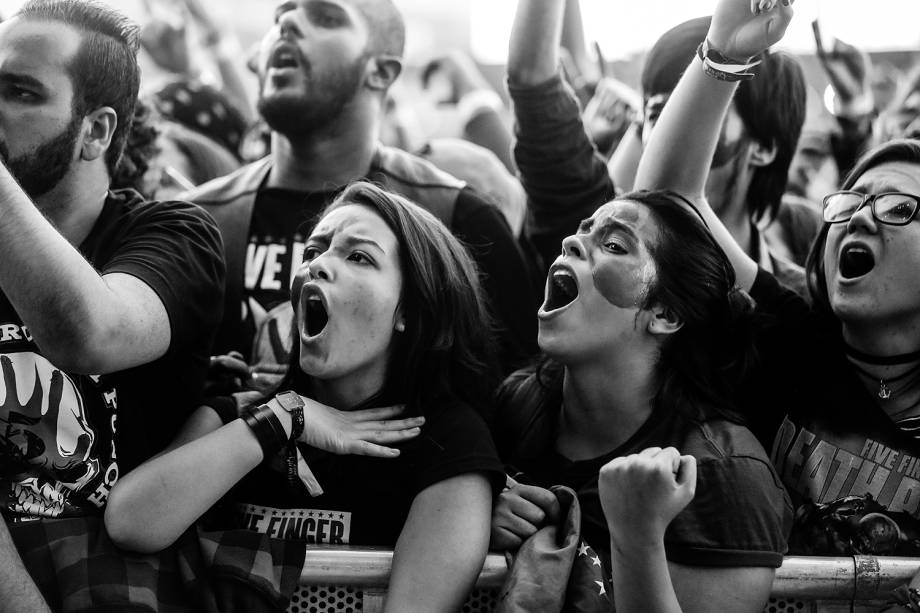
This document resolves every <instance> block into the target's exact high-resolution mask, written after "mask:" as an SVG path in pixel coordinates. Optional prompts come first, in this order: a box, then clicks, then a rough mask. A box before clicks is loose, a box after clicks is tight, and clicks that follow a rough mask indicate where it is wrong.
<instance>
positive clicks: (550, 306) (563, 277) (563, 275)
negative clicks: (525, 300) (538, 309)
mask: <svg viewBox="0 0 920 613" xmlns="http://www.w3.org/2000/svg"><path fill="white" fill-rule="evenodd" d="M576 298H578V282H577V281H576V280H575V276H574V275H573V274H572V273H571V272H569V271H568V270H566V269H565V268H553V269H550V275H549V283H548V284H547V288H546V302H545V303H544V305H543V309H544V310H545V311H546V312H550V311H555V310H557V309H561V308H562V307H565V306H568V305H569V304H571V303H572V301H574V300H575V299H576Z"/></svg>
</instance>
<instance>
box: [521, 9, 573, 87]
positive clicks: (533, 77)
mask: <svg viewBox="0 0 920 613" xmlns="http://www.w3.org/2000/svg"><path fill="white" fill-rule="evenodd" d="M564 12H565V0H520V1H519V2H518V7H517V12H516V13H515V17H514V24H513V26H512V28H511V41H510V44H509V49H508V77H509V78H510V79H511V80H512V81H513V82H514V83H517V84H520V85H535V84H537V83H542V82H543V81H546V80H547V79H549V78H550V77H552V76H553V75H554V74H556V71H557V70H558V68H559V43H560V41H561V39H562V22H563V15H564Z"/></svg>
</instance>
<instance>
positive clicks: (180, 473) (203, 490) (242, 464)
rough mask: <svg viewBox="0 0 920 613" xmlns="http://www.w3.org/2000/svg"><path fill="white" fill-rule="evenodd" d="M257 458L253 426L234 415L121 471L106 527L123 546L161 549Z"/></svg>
mask: <svg viewBox="0 0 920 613" xmlns="http://www.w3.org/2000/svg"><path fill="white" fill-rule="evenodd" d="M289 427H290V426H289V425H288V426H287V428H289ZM262 460H263V453H262V448H261V447H260V446H259V442H258V440H257V439H256V437H255V435H254V434H253V431H252V430H251V429H250V428H249V426H248V425H247V424H246V423H245V422H243V420H241V419H237V420H234V421H232V422H230V423H229V424H227V425H225V426H223V427H220V428H218V429H217V430H214V431H212V432H210V433H208V434H206V435H204V436H202V437H200V438H197V439H195V440H193V441H191V442H189V443H187V444H185V445H182V446H181V447H177V448H174V449H172V450H170V451H167V452H165V453H163V454H161V455H159V456H157V457H155V458H153V459H151V460H150V461H148V462H146V463H144V464H142V465H141V466H139V467H138V468H136V469H135V470H133V471H131V472H130V473H128V474H127V475H125V476H123V477H121V479H119V481H118V483H117V484H116V485H115V488H114V489H113V490H112V493H111V495H110V497H109V502H108V506H107V508H106V512H105V523H106V528H107V529H108V531H109V534H110V535H111V537H112V540H113V541H115V542H116V543H117V544H118V545H119V546H121V547H124V548H125V549H130V550H134V551H140V552H155V551H159V550H161V549H164V548H165V547H167V546H169V545H170V544H172V543H173V542H174V541H175V540H176V539H177V538H178V537H179V536H180V535H181V534H182V532H184V531H185V530H186V529H187V528H188V527H189V526H190V525H192V524H193V523H194V522H195V521H196V520H198V518H199V517H201V516H202V515H203V514H204V513H205V512H206V511H207V510H208V509H210V508H211V507H212V506H213V505H214V504H215V503H216V502H217V501H218V500H220V498H221V497H222V496H223V495H224V494H226V493H227V492H228V491H229V490H230V488H232V487H233V486H234V485H235V484H236V483H237V482H238V481H239V480H240V479H242V478H243V477H244V476H245V475H246V474H247V473H248V472H249V471H251V470H252V469H253V468H255V467H256V466H258V465H259V463H260V462H262Z"/></svg>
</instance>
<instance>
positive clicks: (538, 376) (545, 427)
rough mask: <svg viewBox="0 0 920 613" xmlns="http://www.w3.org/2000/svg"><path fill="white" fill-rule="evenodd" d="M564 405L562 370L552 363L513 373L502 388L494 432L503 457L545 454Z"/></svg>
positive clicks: (498, 395)
mask: <svg viewBox="0 0 920 613" xmlns="http://www.w3.org/2000/svg"><path fill="white" fill-rule="evenodd" d="M561 402H562V367H561V366H559V365H556V364H553V363H551V362H544V363H542V364H538V365H533V366H530V367H528V368H525V369H522V370H519V371H517V372H515V373H512V374H511V375H510V376H508V378H507V379H505V381H504V383H502V385H501V386H500V387H499V389H498V393H497V395H496V401H495V407H496V408H495V423H494V426H493V433H494V435H495V442H496V444H497V445H498V451H499V455H501V456H502V457H503V458H509V457H521V456H522V455H523V456H527V455H531V454H539V453H542V450H543V449H544V448H545V445H546V444H547V442H548V441H551V438H552V432H553V430H554V428H555V421H556V416H557V414H558V411H559V407H560V406H561Z"/></svg>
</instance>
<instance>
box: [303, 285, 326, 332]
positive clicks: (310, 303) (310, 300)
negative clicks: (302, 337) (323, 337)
mask: <svg viewBox="0 0 920 613" xmlns="http://www.w3.org/2000/svg"><path fill="white" fill-rule="evenodd" d="M303 316H304V323H305V324H306V325H305V327H306V329H307V336H310V337H314V336H316V335H318V334H320V333H321V332H322V331H323V330H325V329H326V324H327V323H329V313H328V312H327V311H326V305H325V304H323V301H322V299H321V298H320V297H319V296H318V295H313V296H308V297H307V299H306V300H305V301H304V303H303Z"/></svg>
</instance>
